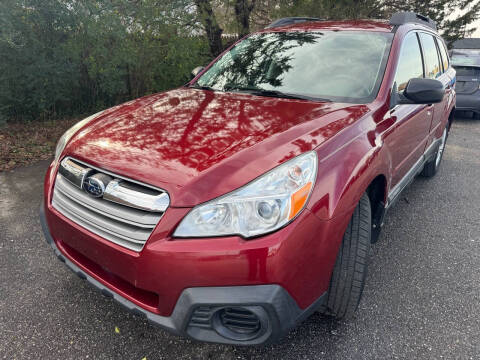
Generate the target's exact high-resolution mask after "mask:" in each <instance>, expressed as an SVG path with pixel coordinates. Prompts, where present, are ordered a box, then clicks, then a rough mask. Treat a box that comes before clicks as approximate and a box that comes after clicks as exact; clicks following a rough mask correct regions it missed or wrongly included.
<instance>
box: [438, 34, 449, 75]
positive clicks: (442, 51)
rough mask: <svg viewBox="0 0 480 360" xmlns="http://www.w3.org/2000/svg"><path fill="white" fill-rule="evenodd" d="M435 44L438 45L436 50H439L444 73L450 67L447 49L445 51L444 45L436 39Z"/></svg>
mask: <svg viewBox="0 0 480 360" xmlns="http://www.w3.org/2000/svg"><path fill="white" fill-rule="evenodd" d="M437 44H438V48H439V49H440V54H442V62H443V70H445V71H446V70H447V69H448V67H449V66H450V63H449V60H448V55H447V49H445V44H444V43H443V41H442V40H440V39H437Z"/></svg>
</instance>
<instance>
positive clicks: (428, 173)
mask: <svg viewBox="0 0 480 360" xmlns="http://www.w3.org/2000/svg"><path fill="white" fill-rule="evenodd" d="M447 137H448V123H447V126H445V129H443V134H442V140H441V142H440V146H439V147H438V150H437V153H436V155H435V157H434V158H433V159H432V160H430V161H429V162H427V163H426V164H425V165H424V166H423V170H422V176H424V177H427V178H430V177H433V176H435V174H436V173H437V171H438V169H439V167H440V163H441V161H442V158H443V152H444V151H445V144H446V143H447Z"/></svg>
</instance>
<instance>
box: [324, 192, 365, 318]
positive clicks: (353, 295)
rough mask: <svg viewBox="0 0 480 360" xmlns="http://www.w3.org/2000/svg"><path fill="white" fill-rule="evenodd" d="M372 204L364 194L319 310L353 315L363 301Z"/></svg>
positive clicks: (341, 315) (334, 314)
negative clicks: (325, 299)
mask: <svg viewBox="0 0 480 360" xmlns="http://www.w3.org/2000/svg"><path fill="white" fill-rule="evenodd" d="M371 218H372V215H371V207H370V200H369V198H368V195H367V194H366V193H365V194H363V196H362V198H361V199H360V202H359V203H358V205H357V207H356V208H355V211H354V212H353V215H352V218H351V219H350V223H349V224H348V227H347V230H346V231H345V234H344V235H343V241H342V245H341V246H340V250H339V252H338V255H337V260H336V262H335V267H334V269H333V274H332V278H331V279H330V287H329V289H328V295H327V301H326V303H325V304H324V306H323V308H322V309H320V312H321V313H323V314H326V315H331V316H333V317H335V318H336V319H342V318H346V317H349V316H351V315H353V313H354V312H355V310H356V309H357V307H358V304H359V303H360V299H361V297H362V292H363V287H364V285H365V279H366V275H367V265H368V258H369V253H370V246H371V245H370V237H371V229H372V225H371Z"/></svg>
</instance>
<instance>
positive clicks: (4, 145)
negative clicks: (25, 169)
mask: <svg viewBox="0 0 480 360" xmlns="http://www.w3.org/2000/svg"><path fill="white" fill-rule="evenodd" d="M77 121H78V119H65V120H54V121H53V120H52V121H46V122H29V123H8V124H6V125H5V126H3V127H0V172H1V171H9V170H12V169H13V168H15V167H17V166H23V165H29V164H32V163H34V162H36V161H39V160H46V159H49V158H51V157H52V156H53V155H54V152H55V146H56V143H57V140H58V139H59V138H60V136H62V134H63V133H64V132H65V131H66V130H67V129H68V128H70V127H71V126H72V125H73V124H75V123H76V122H77Z"/></svg>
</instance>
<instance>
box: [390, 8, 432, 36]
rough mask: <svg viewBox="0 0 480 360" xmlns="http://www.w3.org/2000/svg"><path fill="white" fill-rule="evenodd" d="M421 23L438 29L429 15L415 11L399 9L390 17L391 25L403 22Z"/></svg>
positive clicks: (398, 24)
mask: <svg viewBox="0 0 480 360" xmlns="http://www.w3.org/2000/svg"><path fill="white" fill-rule="evenodd" d="M408 23H411V24H420V25H425V26H427V27H429V28H432V29H433V30H435V31H436V30H437V24H436V23H435V21H433V20H432V19H430V18H429V17H428V16H424V15H420V14H417V13H415V12H413V11H399V12H396V13H395V14H393V15H392V17H391V18H390V25H394V26H400V25H403V24H408Z"/></svg>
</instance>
